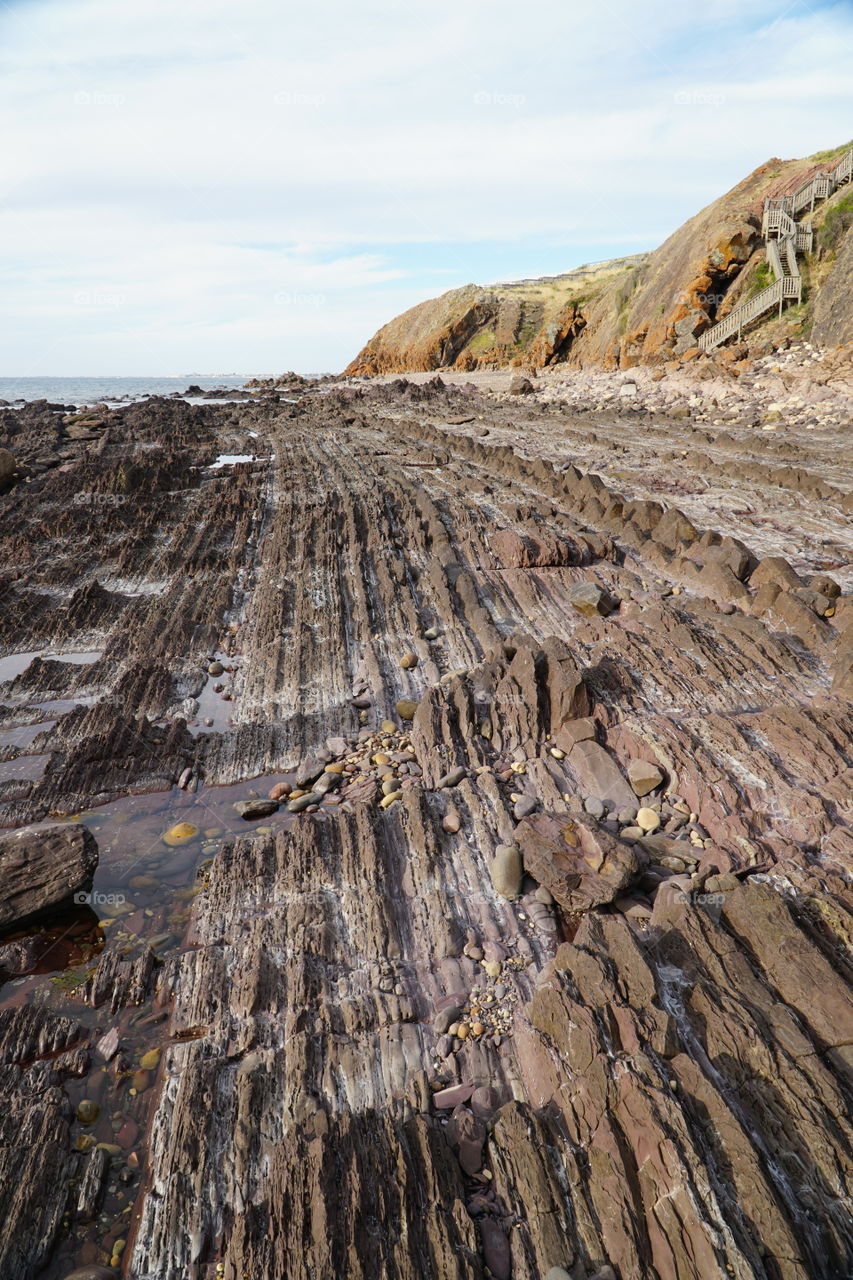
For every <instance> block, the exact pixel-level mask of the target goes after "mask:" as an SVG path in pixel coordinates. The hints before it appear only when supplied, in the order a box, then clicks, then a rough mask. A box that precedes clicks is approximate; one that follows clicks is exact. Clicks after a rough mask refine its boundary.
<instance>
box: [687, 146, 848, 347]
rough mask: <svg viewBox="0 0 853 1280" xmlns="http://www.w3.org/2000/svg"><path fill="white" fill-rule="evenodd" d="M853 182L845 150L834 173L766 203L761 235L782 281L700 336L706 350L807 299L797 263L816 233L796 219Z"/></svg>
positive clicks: (770, 261)
mask: <svg viewBox="0 0 853 1280" xmlns="http://www.w3.org/2000/svg"><path fill="white" fill-rule="evenodd" d="M851 180H853V147H851V148H850V150H849V151H845V153H844V155H843V156H842V157H841V159H840V160H839V161H838V162H837V164H836V165H835V167H834V168H832V169H830V170H827V171H825V172H822V173H816V174H813V175H812V177H811V178H809V179H808V181H807V182H804V183H803V184H802V186H800V187H798V188H797V190H796V191H795V192H794V194H793V195H790V196H772V197H769V198H768V199H766V200H765V201H764V214H763V217H762V219H761V235H762V237H763V239H764V241H765V243H766V245H767V250H766V252H767V261H768V263H769V265H770V269H771V270H772V272H773V274H774V276H775V277H776V280H775V282H774V283H773V284H771V285H768V287H767V288H766V289H762V290H761V292H760V293H757V294H755V296H754V297H752V298H748V299H747V301H746V302H741V303H739V305H738V306H736V307H735V308H734V309H733V310H732V311H730V312H729V314H728V315H727V316H724V317H723V319H722V320H718V321H717V323H716V324H715V325H713V326H712V327H711V328H710V329H706V330H705V332H704V333H703V334H701V335H700V337H699V348H700V350H701V351H713V350H714V348H715V347H719V346H720V345H721V343H723V342H725V341H726V340H727V339H728V338H730V337H731V336H732V334H733V333H737V335H738V336H740V334H741V333H742V331H743V330H744V328H745V327H746V326H747V325H748V324H751V323H752V322H753V320H757V319H758V318H759V316H763V315H766V313H767V312H768V311H770V310H771V308H772V307H776V306H778V308H779V314H780V315H781V314H782V308H783V306H784V302H785V299H786V298H791V299H793V298H796V300H797V302H802V299H803V277H802V275H801V273H800V268H799V264H798V263H797V250H800V251H803V250H805V251H806V252H811V248H812V243H813V238H814V233H813V231H812V225H811V223H810V222H809V223H799V222H797V221H796V220H795V218H794V214H796V213H798V212H799V210H800V209H804V208H805V206H806V205H808V206H809V208H810V209H813V208H814V206H815V201H816V200H825V199H826V198H827V196H831V195H832V193H833V191H836V190H837V189H838V187H840V186H842V185H843V184H844V183H845V182H850V181H851Z"/></svg>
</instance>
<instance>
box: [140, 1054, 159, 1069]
mask: <svg viewBox="0 0 853 1280" xmlns="http://www.w3.org/2000/svg"><path fill="white" fill-rule="evenodd" d="M159 1062H160V1050H159V1049H149V1050H148V1052H147V1053H143V1055H142V1057H141V1058H140V1059H139V1067H140V1070H141V1071H155V1070H156V1069H157V1066H158V1064H159Z"/></svg>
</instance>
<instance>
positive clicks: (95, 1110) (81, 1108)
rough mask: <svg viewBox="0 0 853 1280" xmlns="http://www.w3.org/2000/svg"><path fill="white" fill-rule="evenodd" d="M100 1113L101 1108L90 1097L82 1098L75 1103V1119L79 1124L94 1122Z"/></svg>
mask: <svg viewBox="0 0 853 1280" xmlns="http://www.w3.org/2000/svg"><path fill="white" fill-rule="evenodd" d="M100 1114H101V1108H100V1107H99V1106H98V1104H97V1102H93V1101H92V1099H91V1098H84V1099H83V1101H82V1102H80V1103H78V1105H77V1119H78V1120H79V1121H80V1123H81V1124H94V1123H95V1121H96V1120H97V1118H98V1116H99V1115H100Z"/></svg>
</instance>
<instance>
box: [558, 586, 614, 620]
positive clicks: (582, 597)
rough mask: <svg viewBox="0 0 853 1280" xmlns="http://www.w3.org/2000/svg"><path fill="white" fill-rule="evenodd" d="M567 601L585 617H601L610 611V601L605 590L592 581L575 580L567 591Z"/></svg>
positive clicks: (611, 606)
mask: <svg viewBox="0 0 853 1280" xmlns="http://www.w3.org/2000/svg"><path fill="white" fill-rule="evenodd" d="M568 597H569V603H570V604H571V606H572V608H573V609H575V610H576V611H577V612H578V613H581V614H583V616H584V617H585V618H596V617H598V618H602V617H605V616H606V615H607V614H608V613H610V612H612V608H613V605H612V601H611V599H610V597H609V596H608V594H607V592H606V591H604V590H602V588H601V587H599V586H597V585H596V584H595V583H594V582H576V583H575V584H574V586H573V587H570V588H569V591H568Z"/></svg>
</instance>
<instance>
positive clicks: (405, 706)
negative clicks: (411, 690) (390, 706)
mask: <svg viewBox="0 0 853 1280" xmlns="http://www.w3.org/2000/svg"><path fill="white" fill-rule="evenodd" d="M417 709H418V704H417V703H416V702H413V701H412V699H411V698H400V700H399V702H397V703H396V704H395V710H396V712H397V715H398V716H399V717H400V719H401V720H414V718H415V712H416V711H417Z"/></svg>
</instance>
